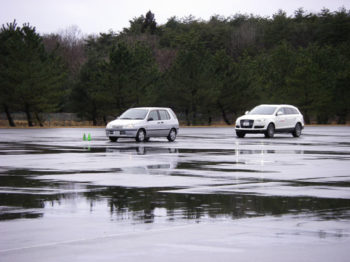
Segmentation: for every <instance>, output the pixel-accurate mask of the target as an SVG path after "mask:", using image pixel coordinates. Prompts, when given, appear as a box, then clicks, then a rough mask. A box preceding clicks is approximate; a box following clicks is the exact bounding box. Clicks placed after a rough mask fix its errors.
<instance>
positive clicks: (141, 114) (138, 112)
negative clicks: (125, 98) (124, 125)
mask: <svg viewBox="0 0 350 262" xmlns="http://www.w3.org/2000/svg"><path fill="white" fill-rule="evenodd" d="M147 113H148V110H147V109H137V108H132V109H129V110H127V111H125V112H124V113H123V114H122V115H121V116H120V117H119V119H144V118H145V117H146V115H147Z"/></svg>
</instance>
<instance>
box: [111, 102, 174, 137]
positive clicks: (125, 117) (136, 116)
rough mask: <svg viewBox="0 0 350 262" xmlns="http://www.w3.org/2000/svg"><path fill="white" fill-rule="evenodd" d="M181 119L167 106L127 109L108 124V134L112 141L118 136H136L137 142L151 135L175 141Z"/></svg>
mask: <svg viewBox="0 0 350 262" xmlns="http://www.w3.org/2000/svg"><path fill="white" fill-rule="evenodd" d="M178 130H179V121H178V120H177V117H176V115H175V113H174V111H173V110H171V109H170V108H165V107H137V108H130V109H128V110H127V111H125V112H124V113H123V114H122V115H121V116H120V117H118V118H117V119H116V120H113V121H111V122H109V123H108V124H107V126H106V136H107V137H108V138H109V140H111V141H112V142H116V141H117V140H118V138H128V137H129V138H135V139H136V141H137V142H144V141H148V140H149V139H150V137H166V138H167V139H168V140H169V141H170V142H173V141H175V139H176V135H177V133H178Z"/></svg>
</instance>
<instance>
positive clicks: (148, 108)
mask: <svg viewBox="0 0 350 262" xmlns="http://www.w3.org/2000/svg"><path fill="white" fill-rule="evenodd" d="M129 109H147V110H150V109H157V110H158V109H170V108H169V107H133V108H129Z"/></svg>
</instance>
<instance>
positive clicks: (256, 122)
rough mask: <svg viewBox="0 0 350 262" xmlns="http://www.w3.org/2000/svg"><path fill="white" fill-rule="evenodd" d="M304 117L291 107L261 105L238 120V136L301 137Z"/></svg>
mask: <svg viewBox="0 0 350 262" xmlns="http://www.w3.org/2000/svg"><path fill="white" fill-rule="evenodd" d="M303 128H304V117H303V115H302V114H301V113H300V111H299V109H298V108H296V107H295V106H291V105H259V106H257V107H254V108H253V109H252V110H251V111H250V112H249V111H247V112H246V113H245V115H244V116H241V117H239V118H237V120H236V128H235V130H236V135H237V136H238V137H240V138H243V137H244V136H245V135H246V134H252V133H262V134H265V137H268V138H269V137H273V136H274V134H275V133H291V134H292V135H293V136H294V137H299V136H300V135H301V130H302V129H303Z"/></svg>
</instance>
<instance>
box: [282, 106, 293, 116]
mask: <svg viewBox="0 0 350 262" xmlns="http://www.w3.org/2000/svg"><path fill="white" fill-rule="evenodd" d="M284 112H285V113H286V114H287V115H293V114H294V113H293V110H292V108H289V107H285V108H284Z"/></svg>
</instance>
